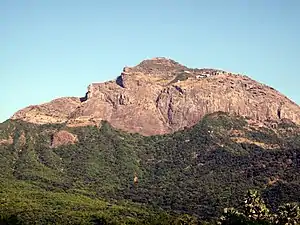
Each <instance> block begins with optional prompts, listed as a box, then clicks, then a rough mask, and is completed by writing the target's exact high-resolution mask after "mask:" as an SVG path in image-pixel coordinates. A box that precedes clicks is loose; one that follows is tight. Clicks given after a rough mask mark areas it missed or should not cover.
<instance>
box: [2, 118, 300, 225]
mask: <svg viewBox="0 0 300 225" xmlns="http://www.w3.org/2000/svg"><path fill="white" fill-rule="evenodd" d="M284 127H287V129H289V130H290V129H291V128H290V127H288V126H284ZM0 128H1V135H2V136H3V137H8V136H9V135H12V138H13V139H14V141H15V142H14V144H12V145H0V169H1V173H0V180H1V182H0V190H1V191H0V200H1V204H0V215H1V216H2V220H7V221H9V220H20V221H22V222H24V221H27V220H28V223H30V222H31V224H34V223H37V222H35V221H38V222H39V223H41V224H43V223H46V222H45V221H46V220H47V221H50V222H49V223H52V222H51V221H56V222H57V221H59V222H60V223H66V224H67V223H68V222H66V221H67V220H70V221H72V223H75V224H76V223H79V224H80V223H82V224H84V223H86V224H88V223H91V222H90V221H94V223H96V224H97V223H101V222H99V221H106V222H105V223H128V224H172V223H175V224H176V223H177V224H184V223H195V224H196V223H197V221H198V223H199V222H200V221H203V220H208V221H213V220H214V219H216V218H218V217H219V216H220V215H221V212H222V209H224V208H226V207H229V206H231V207H235V208H236V207H238V205H239V202H240V199H242V198H243V197H244V195H245V193H247V190H249V189H254V188H255V189H257V190H259V191H262V192H263V198H264V201H262V199H261V198H260V197H258V196H257V197H256V198H254V197H255V196H256V194H255V193H252V194H251V193H250V192H249V193H248V200H247V204H248V205H244V207H245V208H244V209H243V210H244V211H243V212H242V214H239V217H237V216H236V212H235V211H230V210H229V211H228V213H227V214H226V215H225V217H226V218H227V217H230V218H235V219H237V218H238V220H237V221H239V223H240V224H242V222H243V221H246V222H247V221H248V220H249V219H250V218H251V219H256V220H255V221H258V220H260V221H262V220H264V219H268V216H267V215H269V212H268V208H270V210H269V211H272V212H273V211H274V209H277V208H278V206H279V205H282V204H283V203H286V202H291V201H300V199H299V198H300V197H299V194H298V189H299V187H300V178H299V177H300V170H299V163H298V160H299V158H300V149H299V144H300V142H297V140H298V138H299V133H297V132H292V133H289V134H290V135H289V136H288V135H287V132H283V131H282V132H278V131H276V132H275V131H272V130H270V129H260V130H254V129H251V128H249V127H248V125H247V123H246V121H245V119H244V118H242V117H236V116H229V115H228V114H226V113H222V112H217V113H214V114H211V115H207V116H205V117H204V118H203V120H202V121H200V122H199V123H198V124H197V125H195V126H194V127H192V128H190V129H186V130H184V131H178V132H175V133H174V134H169V135H161V136H151V137H143V136H141V135H138V134H129V133H125V132H121V131H118V130H116V129H114V128H113V127H111V126H110V124H109V123H107V122H102V124H101V127H100V129H99V128H97V127H94V126H89V127H78V128H68V127H65V125H63V124H59V125H58V124H54V125H53V124H52V125H51V124H48V125H42V126H41V125H33V124H28V123H24V122H20V121H6V122H5V123H4V124H0ZM61 129H65V130H68V131H69V132H71V133H73V134H76V135H77V137H78V140H79V141H78V142H77V143H75V144H74V145H65V146H60V147H57V148H51V147H50V146H51V135H52V134H53V133H54V132H56V131H58V130H61ZM280 129H284V128H282V127H281V128H280ZM293 129H296V128H294V127H293ZM232 130H238V131H240V132H241V133H243V134H244V135H245V137H246V138H249V139H250V140H251V141H253V143H255V142H263V143H267V144H268V143H271V144H277V145H278V146H280V148H278V149H263V148H262V147H261V146H259V145H255V144H249V143H241V144H239V143H236V142H235V141H233V140H232V139H231V136H230V131H232ZM23 134H24V136H25V138H26V143H25V144H22V143H21V142H20V141H19V138H20V136H21V135H23ZM292 143H294V144H292ZM298 143H299V144H298ZM134 174H137V176H138V180H139V183H138V185H134V182H133V179H134ZM276 177H278V178H280V179H278V181H277V182H275V183H274V184H271V185H270V184H269V183H268V181H269V179H271V178H272V179H273V178H276ZM282 181H284V182H282ZM2 190H3V191H2ZM264 202H266V204H264ZM266 205H267V206H268V208H266ZM28 209H30V210H28ZM229 212H230V213H229ZM185 214H187V215H185ZM64 215H65V216H64ZM191 215H193V216H191ZM243 215H247V216H243ZM276 215H277V214H276ZM278 215H279V213H278ZM284 215H286V218H289V214H284ZM249 216H250V217H249ZM67 218H68V219H67ZM274 218H275V217H274ZM279 218H284V217H283V216H281V217H279V216H277V217H276V219H277V220H278V221H279ZM274 221H275V220H274ZM282 221H286V220H283V219H282ZM248 222H249V221H248ZM70 223H71V222H70ZM237 223H238V222H237Z"/></svg>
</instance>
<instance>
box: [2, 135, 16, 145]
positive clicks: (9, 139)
mask: <svg viewBox="0 0 300 225" xmlns="http://www.w3.org/2000/svg"><path fill="white" fill-rule="evenodd" d="M13 143H14V140H13V138H12V137H11V136H9V137H8V139H0V145H11V144H13Z"/></svg>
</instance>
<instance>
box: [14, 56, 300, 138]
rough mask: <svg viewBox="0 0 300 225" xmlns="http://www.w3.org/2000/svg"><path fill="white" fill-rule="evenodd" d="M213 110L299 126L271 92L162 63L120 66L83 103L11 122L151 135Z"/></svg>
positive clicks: (40, 109) (67, 102)
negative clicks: (103, 124)
mask: <svg viewBox="0 0 300 225" xmlns="http://www.w3.org/2000/svg"><path fill="white" fill-rule="evenodd" d="M216 111H224V112H229V113H231V114H236V115H241V116H245V117H249V118H251V119H252V120H253V121H256V122H257V123H262V124H263V122H264V121H266V120H280V119H289V120H291V121H293V122H295V123H297V124H300V107H299V106H298V105H297V104H295V103H294V102H292V101H291V100H289V99H288V98H287V97H285V96H284V95H282V94H280V93H279V92H278V91H276V90H274V89H273V88H271V87H268V86H266V85H263V84H260V83H258V82H256V81H254V80H252V79H250V78H249V77H247V76H243V75H239V74H232V73H228V72H225V71H221V70H214V69H191V68H187V67H185V66H183V65H181V64H179V63H177V62H175V61H173V60H170V59H166V58H154V59H149V60H144V61H142V62H141V63H140V64H138V65H137V66H135V67H125V68H124V69H123V72H122V73H121V75H120V76H119V77H117V79H116V80H115V81H108V82H105V83H93V84H91V85H89V87H88V92H87V94H86V96H85V97H83V98H59V99H56V100H53V101H51V102H49V103H46V104H42V105H37V106H29V107H27V108H25V109H22V110H20V111H18V112H17V113H16V114H15V115H13V117H12V119H21V120H24V121H28V122H31V123H38V124H44V123H67V124H68V126H84V125H91V124H95V125H96V124H99V122H100V121H101V120H107V121H108V122H109V123H110V124H112V125H113V126H114V127H116V128H119V129H122V130H125V131H129V132H138V133H141V134H143V135H154V134H164V133H170V132H173V131H177V130H180V129H183V128H185V127H190V126H192V125H194V124H195V123H197V122H198V121H199V120H200V119H201V118H202V117H203V116H204V115H205V114H207V113H212V112H216Z"/></svg>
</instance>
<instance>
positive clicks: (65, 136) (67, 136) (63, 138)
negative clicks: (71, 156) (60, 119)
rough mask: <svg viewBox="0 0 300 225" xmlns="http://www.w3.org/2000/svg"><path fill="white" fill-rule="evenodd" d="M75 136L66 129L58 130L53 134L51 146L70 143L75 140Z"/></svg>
mask: <svg viewBox="0 0 300 225" xmlns="http://www.w3.org/2000/svg"><path fill="white" fill-rule="evenodd" d="M77 141H78V139H77V136H76V135H74V134H71V133H70V132H68V131H65V130H60V131H58V132H56V133H54V134H53V136H52V143H51V147H53V148H56V147H59V146H61V145H70V144H74V143H75V142H77Z"/></svg>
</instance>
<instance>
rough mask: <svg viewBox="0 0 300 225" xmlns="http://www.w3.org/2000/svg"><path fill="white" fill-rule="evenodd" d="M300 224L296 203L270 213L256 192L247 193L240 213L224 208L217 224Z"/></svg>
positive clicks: (299, 213) (299, 211)
mask: <svg viewBox="0 0 300 225" xmlns="http://www.w3.org/2000/svg"><path fill="white" fill-rule="evenodd" d="M299 223H300V209H299V205H298V204H297V203H287V204H284V205H282V206H280V207H279V208H278V210H277V211H276V212H275V213H272V212H271V211H270V210H269V209H268V208H267V206H266V205H265V203H264V201H263V200H262V198H261V196H260V194H259V193H258V191H256V190H250V191H248V193H247V195H246V197H245V200H244V202H243V205H242V209H241V211H238V210H236V209H234V208H229V209H227V208H225V210H224V213H223V215H222V216H221V217H220V219H219V221H218V224H220V225H229V224H230V225H234V224H245V225H246V224H249V225H250V224H266V225H267V224H278V225H283V224H284V225H296V224H299Z"/></svg>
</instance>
